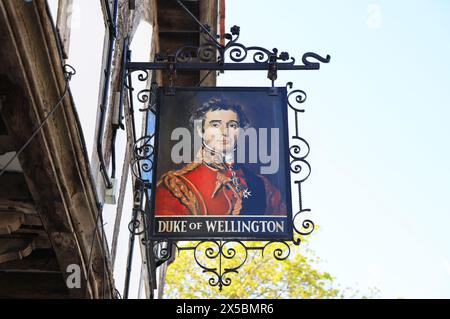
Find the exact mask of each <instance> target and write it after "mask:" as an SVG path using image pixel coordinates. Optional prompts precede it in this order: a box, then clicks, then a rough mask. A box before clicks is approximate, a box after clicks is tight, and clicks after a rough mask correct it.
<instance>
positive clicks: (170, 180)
mask: <svg viewBox="0 0 450 319" xmlns="http://www.w3.org/2000/svg"><path fill="white" fill-rule="evenodd" d="M200 164H201V163H195V162H194V163H189V164H187V165H185V166H184V167H183V168H181V169H179V170H174V171H168V172H167V173H165V174H163V175H162V176H161V178H160V179H159V181H158V183H157V186H159V185H160V184H161V183H162V182H164V185H165V186H166V188H167V189H168V190H169V191H170V192H171V193H172V194H173V195H174V196H175V197H176V198H178V199H179V200H180V201H181V203H182V204H183V205H185V206H186V207H187V208H188V209H189V211H190V212H191V214H192V215H198V212H199V211H200V210H199V204H198V200H197V197H196V196H195V194H194V192H192V191H191V190H190V189H189V187H187V186H186V184H185V183H184V182H183V181H182V180H181V178H179V176H182V175H184V174H186V173H189V172H190V171H192V170H194V169H195V168H196V167H198V166H199V165H200Z"/></svg>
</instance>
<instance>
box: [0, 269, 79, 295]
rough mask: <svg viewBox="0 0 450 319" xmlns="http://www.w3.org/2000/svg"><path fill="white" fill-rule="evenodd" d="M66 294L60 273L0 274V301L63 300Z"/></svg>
mask: <svg viewBox="0 0 450 319" xmlns="http://www.w3.org/2000/svg"><path fill="white" fill-rule="evenodd" d="M68 292H69V289H67V286H66V283H65V281H64V278H63V276H62V275H61V273H59V274H56V273H22V272H18V273H0V298H2V299H3V298H8V299H24V298H26V299H65V298H69V297H70V295H69V293H68Z"/></svg>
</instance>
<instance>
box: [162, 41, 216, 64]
mask: <svg viewBox="0 0 450 319" xmlns="http://www.w3.org/2000/svg"><path fill="white" fill-rule="evenodd" d="M216 52H217V47H214V46H212V45H210V44H206V45H202V46H185V47H182V48H180V49H179V50H177V52H176V53H175V61H176V62H179V63H191V62H216ZM165 59H168V57H166V58H165Z"/></svg>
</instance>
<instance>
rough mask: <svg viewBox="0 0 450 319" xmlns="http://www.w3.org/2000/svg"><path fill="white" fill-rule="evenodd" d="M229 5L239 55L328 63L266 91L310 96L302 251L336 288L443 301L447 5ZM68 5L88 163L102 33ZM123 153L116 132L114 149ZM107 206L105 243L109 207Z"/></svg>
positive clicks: (446, 281)
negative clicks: (307, 219)
mask: <svg viewBox="0 0 450 319" xmlns="http://www.w3.org/2000/svg"><path fill="white" fill-rule="evenodd" d="M49 2H50V4H51V5H52V10H53V12H55V0H51V1H49ZM226 3H227V17H226V21H227V24H228V26H229V27H230V26H232V25H234V24H236V25H239V26H240V27H241V37H240V42H241V43H243V44H246V45H248V46H251V45H258V46H262V47H266V48H269V49H271V48H274V47H277V48H278V49H279V50H281V51H288V52H289V53H290V54H291V55H292V56H294V57H295V58H297V61H298V62H300V60H301V56H302V54H303V53H304V52H308V51H312V52H316V53H318V54H321V55H324V56H325V55H327V54H330V55H331V57H332V60H331V63H330V64H326V65H323V66H322V68H321V70H319V71H292V72H280V73H279V79H278V81H277V83H276V84H277V85H280V86H284V85H285V84H286V82H288V81H292V82H294V88H295V89H302V90H304V91H306V93H307V94H308V99H307V101H306V103H305V107H306V110H307V112H306V113H304V114H303V115H302V117H301V120H302V122H301V129H302V136H303V137H304V138H306V139H307V140H308V141H309V143H310V145H311V153H310V156H309V157H308V159H309V162H310V164H311V165H312V174H311V176H310V178H309V179H308V180H307V181H306V183H305V185H304V187H303V200H304V205H305V206H306V207H307V208H311V209H312V215H311V218H313V220H314V221H315V222H316V224H317V225H318V226H319V229H318V230H316V231H315V232H314V233H313V235H311V236H310V239H309V244H308V247H309V248H310V249H312V250H313V251H315V253H316V255H317V256H318V257H320V258H321V262H320V263H319V264H318V267H319V268H320V269H322V270H325V271H328V272H330V273H331V274H333V275H334V276H335V277H336V280H337V282H338V283H339V284H340V285H341V286H342V287H353V288H354V289H360V290H361V291H362V292H366V291H368V289H369V287H374V286H375V287H377V288H378V289H379V290H380V293H379V297H384V298H396V297H404V298H431V297H434V298H450V249H448V247H449V244H450V232H449V231H448V230H447V227H448V226H449V225H450V203H449V198H450V168H449V167H448V163H450V149H449V144H450V143H449V138H450V126H449V125H448V124H447V122H448V119H449V118H450V114H449V113H450V110H449V107H450V90H449V89H448V88H449V87H450V60H449V59H448V57H449V56H450V42H449V41H448V39H449V33H450V2H449V1H445V0H440V1H439V0H430V1H425V0H421V1H419V0H409V1H407V0H391V1H364V0H358V1H356V0H353V1H350V0H339V1H336V0H327V1H325V0H316V1H305V0H290V1H289V0H283V1H276V2H275V1H269V0H245V1H242V0H241V1H239V0H227V2H226ZM74 5H75V7H74V16H73V19H72V30H73V33H72V38H71V42H72V44H71V50H70V58H69V61H68V62H69V63H70V64H71V65H73V66H74V67H75V68H76V69H77V71H78V73H77V76H76V77H74V79H73V81H72V82H71V89H72V92H73V94H74V96H75V100H76V101H77V109H78V111H79V113H80V119H81V122H82V125H83V132H84V135H85V138H86V143H87V146H88V150H89V153H91V150H92V149H93V140H94V125H95V112H96V105H97V97H98V83H99V76H100V72H101V70H100V65H101V50H102V44H103V34H104V26H103V21H102V17H101V14H100V6H99V2H98V1H86V0H76V1H75V2H74ZM86 34H89V37H87V36H86ZM150 34H151V31H150V28H149V26H148V25H142V27H141V29H140V30H138V32H137V33H136V39H135V41H134V42H133V47H132V48H133V57H134V60H136V61H138V60H139V61H143V60H145V59H146V57H147V56H148V54H147V52H148V40H147V39H149V37H150ZM86 47H89V48H90V49H89V50H86ZM218 84H219V85H223V86H231V85H233V86H268V85H270V83H269V81H268V80H267V79H266V72H228V73H226V74H221V75H220V76H219V78H218ZM138 127H139V125H138ZM124 140H125V135H124V134H123V133H119V136H118V146H117V149H118V150H120V149H123V147H124ZM118 157H120V154H119V155H118ZM121 166H122V165H121V163H119V164H118V169H119V172H118V175H120V169H121ZM126 198H127V199H129V200H127V203H128V204H127V205H128V207H126V208H125V211H124V218H123V220H122V224H123V225H122V229H123V230H125V231H122V232H121V233H120V238H119V241H120V242H119V251H118V257H117V262H116V269H115V276H116V284H117V287H118V289H119V290H120V291H122V286H123V275H124V272H125V271H124V269H125V261H126V253H127V244H128V233H127V231H126V224H127V223H128V220H129V217H130V216H129V214H130V212H131V206H130V205H131V203H132V200H131V192H130V190H128V191H127V195H126ZM105 207H106V208H105V214H104V215H105V222H106V223H107V225H106V226H105V229H106V232H107V236H108V238H110V237H111V235H112V227H113V225H114V216H115V207H113V206H110V207H108V206H105ZM299 249H303V250H305V247H303V248H302V247H300V248H299ZM136 256H139V254H138V251H137V252H136ZM137 259H138V257H136V259H135V263H134V264H133V266H134V270H133V278H132V288H133V289H132V291H131V297H137V290H138V280H139V267H140V265H139V263H138V262H137Z"/></svg>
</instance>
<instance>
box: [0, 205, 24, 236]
mask: <svg viewBox="0 0 450 319" xmlns="http://www.w3.org/2000/svg"><path fill="white" fill-rule="evenodd" d="M24 223H25V214H24V213H20V212H1V211H0V235H9V234H11V233H13V232H15V231H17V230H18V229H19V228H20V227H21V226H22V225H23V224H24Z"/></svg>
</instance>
